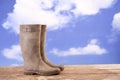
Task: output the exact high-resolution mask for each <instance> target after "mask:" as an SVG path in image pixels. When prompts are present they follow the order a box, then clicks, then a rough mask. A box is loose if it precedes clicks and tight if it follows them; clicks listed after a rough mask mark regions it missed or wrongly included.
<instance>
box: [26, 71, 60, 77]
mask: <svg viewBox="0 0 120 80" xmlns="http://www.w3.org/2000/svg"><path fill="white" fill-rule="evenodd" d="M24 74H25V75H41V76H51V75H58V74H60V72H58V71H55V72H40V71H39V72H36V71H26V72H24Z"/></svg>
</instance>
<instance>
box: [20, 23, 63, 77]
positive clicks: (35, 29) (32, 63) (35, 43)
mask: <svg viewBox="0 0 120 80" xmlns="http://www.w3.org/2000/svg"><path fill="white" fill-rule="evenodd" d="M45 40H46V25H40V24H33V25H31V24H30V25H29V24H27V25H20V46H21V51H22V56H23V60H24V74H28V75H34V74H35V75H57V74H59V73H60V72H61V71H63V69H64V68H63V67H62V66H57V65H54V64H51V63H50V62H49V61H48V60H47V58H46V57H45Z"/></svg>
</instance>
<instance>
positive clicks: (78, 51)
mask: <svg viewBox="0 0 120 80" xmlns="http://www.w3.org/2000/svg"><path fill="white" fill-rule="evenodd" d="M50 53H53V54H55V55H58V56H74V55H102V54H105V53H107V50H106V49H104V48H102V47H100V46H99V45H98V41H97V39H92V40H91V41H90V43H89V44H87V45H86V46H85V47H78V48H74V47H73V48H70V49H68V50H66V51H61V50H58V49H56V48H54V49H53V50H52V51H50Z"/></svg>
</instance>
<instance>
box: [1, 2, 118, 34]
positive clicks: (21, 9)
mask: <svg viewBox="0 0 120 80" xmlns="http://www.w3.org/2000/svg"><path fill="white" fill-rule="evenodd" d="M115 1H116V0H94V1H93V0H69V1H68V0H16V3H15V5H14V9H13V11H12V12H11V13H8V17H7V19H6V21H5V22H4V23H3V27H4V28H5V29H10V31H11V30H12V31H13V32H15V33H19V25H20V24H47V26H48V29H49V30H56V29H59V28H63V27H66V26H65V25H64V24H67V23H69V22H70V21H71V19H72V18H74V17H76V16H81V15H95V14H97V13H99V12H100V10H101V9H105V8H109V7H110V6H112V4H113V3H114V2H115Z"/></svg>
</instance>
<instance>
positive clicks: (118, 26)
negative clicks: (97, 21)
mask: <svg viewBox="0 0 120 80" xmlns="http://www.w3.org/2000/svg"><path fill="white" fill-rule="evenodd" d="M112 26H113V29H114V30H117V31H120V12H119V13H116V14H115V15H114V17H113V22H112Z"/></svg>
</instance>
